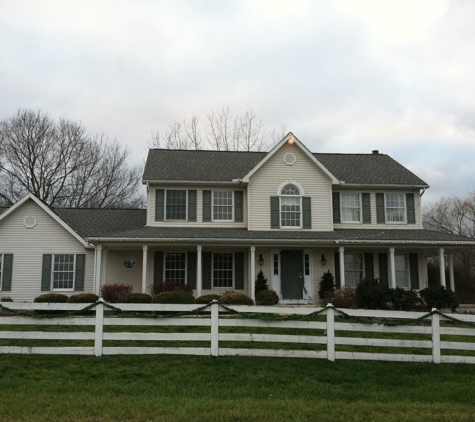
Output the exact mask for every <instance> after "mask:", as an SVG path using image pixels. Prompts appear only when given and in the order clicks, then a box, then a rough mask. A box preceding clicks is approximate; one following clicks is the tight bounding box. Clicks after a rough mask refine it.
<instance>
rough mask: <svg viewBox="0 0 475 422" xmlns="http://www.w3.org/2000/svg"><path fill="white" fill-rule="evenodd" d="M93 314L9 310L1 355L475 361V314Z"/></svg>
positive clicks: (28, 306) (212, 309)
mask: <svg viewBox="0 0 475 422" xmlns="http://www.w3.org/2000/svg"><path fill="white" fill-rule="evenodd" d="M86 306H88V305H84V304H53V303H21V302H10V303H2V304H1V306H0V309H2V312H1V314H2V315H1V316H0V353H3V354H5V353H15V354H67V355H95V356H102V355H119V354H182V355H209V356H216V357H217V356H264V357H298V358H320V359H328V360H329V361H335V360H339V359H353V360H383V361H401V362H433V363H472V364H474V363H475V315H465V314H443V313H440V312H438V311H435V310H433V312H431V313H424V312H399V311H375V310H361V309H342V310H340V309H335V308H333V306H331V305H328V306H327V307H324V308H309V307H292V306H278V307H267V306H266V307H264V306H228V307H223V306H222V305H220V304H218V303H217V302H215V301H214V302H212V303H210V304H209V305H206V306H205V307H203V306H200V305H167V304H114V305H112V304H107V303H105V302H102V301H99V302H97V303H96V304H94V305H91V306H88V310H87V312H86V313H84V314H81V315H73V314H74V313H78V312H80V311H81V310H84V308H85V307H86ZM113 307H115V309H114V308H113ZM52 311H56V312H52ZM58 312H62V313H63V314H61V313H60V314H59V315H58Z"/></svg>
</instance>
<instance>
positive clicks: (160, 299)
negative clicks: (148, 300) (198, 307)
mask: <svg viewBox="0 0 475 422" xmlns="http://www.w3.org/2000/svg"><path fill="white" fill-rule="evenodd" d="M152 302H153V303H177V304H193V303H195V298H194V297H193V295H192V294H191V293H188V292H180V291H172V292H163V293H159V294H158V295H156V296H154V298H153V299H152Z"/></svg>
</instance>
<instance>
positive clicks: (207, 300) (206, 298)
mask: <svg viewBox="0 0 475 422" xmlns="http://www.w3.org/2000/svg"><path fill="white" fill-rule="evenodd" d="M220 298H221V295H203V296H200V297H199V298H198V299H196V303H199V304H202V305H206V304H207V303H210V302H211V301H213V300H219V299H220Z"/></svg>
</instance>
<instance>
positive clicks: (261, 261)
mask: <svg viewBox="0 0 475 422" xmlns="http://www.w3.org/2000/svg"><path fill="white" fill-rule="evenodd" d="M259 265H260V266H261V267H262V266H263V265H264V258H262V254H261V253H260V254H259Z"/></svg>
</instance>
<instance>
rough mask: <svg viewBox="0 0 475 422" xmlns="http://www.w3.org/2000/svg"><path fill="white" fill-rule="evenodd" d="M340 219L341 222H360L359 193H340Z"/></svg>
mask: <svg viewBox="0 0 475 422" xmlns="http://www.w3.org/2000/svg"><path fill="white" fill-rule="evenodd" d="M340 201H341V221H342V222H343V223H351V222H355V223H360V222H361V195H360V194H359V193H341V194H340Z"/></svg>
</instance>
